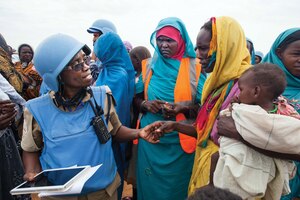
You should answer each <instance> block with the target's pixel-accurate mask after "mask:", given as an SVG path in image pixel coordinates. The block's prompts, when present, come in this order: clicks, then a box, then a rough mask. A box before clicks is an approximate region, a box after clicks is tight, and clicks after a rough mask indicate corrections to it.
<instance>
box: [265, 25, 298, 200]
mask: <svg viewBox="0 0 300 200" xmlns="http://www.w3.org/2000/svg"><path fill="white" fill-rule="evenodd" d="M299 30H300V28H292V29H288V30H286V31H284V32H283V33H281V34H280V35H279V36H278V37H277V39H276V40H275V42H274V44H273V45H272V47H271V50H270V52H269V53H268V54H267V55H266V56H265V57H264V58H263V60H262V62H269V63H273V64H276V65H278V66H279V67H280V68H281V69H282V70H283V71H284V72H285V75H286V78H287V83H288V84H287V87H286V89H285V91H284V93H283V95H284V96H285V97H287V98H289V99H294V100H296V101H298V102H299V101H300V79H299V78H297V77H295V76H293V75H292V74H291V73H290V72H289V71H288V70H287V69H286V68H285V66H284V64H283V63H282V62H281V60H280V58H279V57H278V56H277V54H276V49H277V48H278V47H279V46H280V45H281V43H282V42H283V41H284V40H285V39H286V38H287V37H288V36H289V35H291V34H293V33H294V32H296V31H299ZM295 108H296V109H297V110H298V112H299V111H300V108H299V104H298V107H297V106H296V107H295ZM295 164H296V165H297V172H296V175H295V177H294V178H293V179H292V180H291V181H290V188H291V193H290V194H288V195H286V196H284V197H282V198H281V200H291V199H292V198H293V197H300V162H295Z"/></svg>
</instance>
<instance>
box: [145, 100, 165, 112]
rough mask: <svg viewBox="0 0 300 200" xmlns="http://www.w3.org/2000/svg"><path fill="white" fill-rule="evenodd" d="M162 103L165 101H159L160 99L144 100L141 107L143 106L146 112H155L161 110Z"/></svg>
mask: <svg viewBox="0 0 300 200" xmlns="http://www.w3.org/2000/svg"><path fill="white" fill-rule="evenodd" d="M164 103H165V101H161V100H152V101H146V102H145V103H144V104H143V107H145V108H146V109H147V111H148V112H151V113H157V112H159V111H161V109H162V105H163V104H164Z"/></svg>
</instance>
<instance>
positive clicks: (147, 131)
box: [139, 121, 163, 144]
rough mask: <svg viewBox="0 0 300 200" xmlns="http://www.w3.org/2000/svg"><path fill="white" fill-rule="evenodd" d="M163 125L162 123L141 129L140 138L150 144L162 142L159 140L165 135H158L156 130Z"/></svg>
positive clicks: (155, 123)
mask: <svg viewBox="0 0 300 200" xmlns="http://www.w3.org/2000/svg"><path fill="white" fill-rule="evenodd" d="M161 125H162V122H160V121H158V122H154V123H152V124H149V125H148V126H146V127H144V128H143V129H141V131H140V132H139V137H140V138H143V139H144V140H146V141H148V142H150V143H154V144H155V143H158V142H159V141H160V140H159V138H160V137H162V136H163V133H159V132H158V133H156V131H155V130H156V129H157V128H158V127H160V126H161Z"/></svg>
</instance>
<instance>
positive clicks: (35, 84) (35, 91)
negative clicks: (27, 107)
mask: <svg viewBox="0 0 300 200" xmlns="http://www.w3.org/2000/svg"><path fill="white" fill-rule="evenodd" d="M15 69H16V70H17V71H18V72H19V73H20V74H21V75H22V77H23V80H24V82H23V86H24V87H23V91H22V93H21V94H22V96H23V98H24V99H25V100H30V99H33V98H35V97H38V96H39V91H40V87H41V84H42V78H41V76H40V75H39V74H38V72H37V71H36V70H35V69H34V66H33V63H32V62H30V63H29V64H28V65H27V66H26V67H25V68H23V66H22V63H21V62H17V63H16V64H15Z"/></svg>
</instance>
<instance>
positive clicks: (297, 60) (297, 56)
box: [277, 40, 300, 78]
mask: <svg viewBox="0 0 300 200" xmlns="http://www.w3.org/2000/svg"><path fill="white" fill-rule="evenodd" d="M277 55H278V57H279V58H280V60H281V61H282V63H283V64H284V66H285V68H286V69H287V70H288V71H289V72H290V73H291V74H292V75H294V76H296V77H297V78H300V40H297V41H295V42H292V43H291V44H289V45H288V46H287V47H286V48H285V49H283V50H281V49H277Z"/></svg>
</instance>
